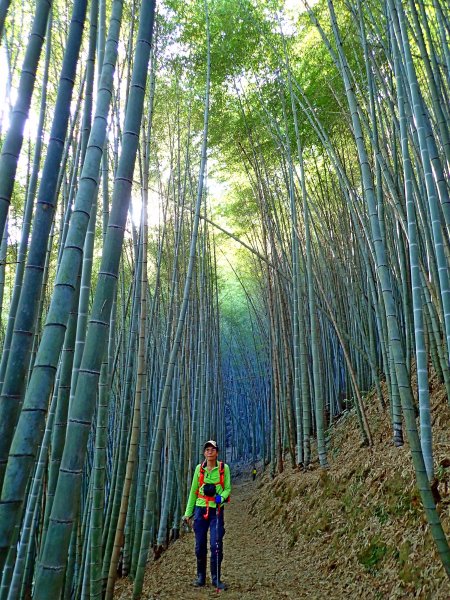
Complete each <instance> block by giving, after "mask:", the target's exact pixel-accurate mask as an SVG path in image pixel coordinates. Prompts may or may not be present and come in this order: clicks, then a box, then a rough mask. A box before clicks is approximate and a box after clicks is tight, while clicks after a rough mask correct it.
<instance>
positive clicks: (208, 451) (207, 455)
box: [203, 446, 218, 460]
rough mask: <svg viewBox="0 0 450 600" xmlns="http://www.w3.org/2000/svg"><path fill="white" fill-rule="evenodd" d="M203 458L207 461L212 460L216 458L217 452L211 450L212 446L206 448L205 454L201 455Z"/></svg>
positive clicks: (215, 449) (214, 449) (213, 449)
mask: <svg viewBox="0 0 450 600" xmlns="http://www.w3.org/2000/svg"><path fill="white" fill-rule="evenodd" d="M203 454H204V455H205V458H206V459H207V460H208V459H209V460H214V459H215V458H217V455H218V452H217V448H213V447H212V446H206V448H205V452H204V453H203Z"/></svg>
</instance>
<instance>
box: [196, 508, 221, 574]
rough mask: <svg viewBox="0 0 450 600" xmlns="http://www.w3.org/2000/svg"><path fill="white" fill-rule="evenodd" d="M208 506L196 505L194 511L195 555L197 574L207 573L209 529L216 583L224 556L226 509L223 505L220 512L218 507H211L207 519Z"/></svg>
mask: <svg viewBox="0 0 450 600" xmlns="http://www.w3.org/2000/svg"><path fill="white" fill-rule="evenodd" d="M205 514H206V507H203V506H196V507H195V511H194V532H195V555H196V557H197V574H199V575H200V574H203V575H205V574H206V557H207V554H208V529H209V530H210V532H209V546H210V551H211V561H210V567H211V579H212V580H213V582H214V583H217V581H220V570H221V564H222V558H223V544H222V539H223V536H224V535H225V524H224V509H223V506H222V507H221V509H220V511H219V514H217V509H216V508H210V509H209V513H208V518H207V519H205V518H204V515H205Z"/></svg>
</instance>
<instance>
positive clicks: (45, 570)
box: [35, 0, 155, 599]
mask: <svg viewBox="0 0 450 600" xmlns="http://www.w3.org/2000/svg"><path fill="white" fill-rule="evenodd" d="M154 16H155V1H154V0H152V1H150V2H144V3H143V4H142V7H141V12H140V20H139V30H138V35H137V42H136V50H135V59H134V64H133V72H132V78H131V87H130V93H129V98H128V104H127V110H126V114H125V125H124V134H123V139H122V150H121V155H120V159H119V165H118V168H117V173H116V178H115V185H114V191H113V200H112V206H111V213H110V218H109V223H108V231H107V234H106V238H105V244H104V251H103V255H102V261H101V266H100V273H99V281H98V284H97V289H96V292H95V296H94V302H93V307H92V312H91V318H90V320H89V327H88V333H87V338H86V345H85V349H84V352H83V359H82V362H81V367H80V372H79V376H78V382H77V389H76V393H75V398H74V401H73V404H72V406H71V407H70V411H69V418H68V426H67V435H66V443H65V446H64V453H63V456H62V461H61V469H60V475H59V478H58V484H57V488H56V493H55V499H54V503H53V510H52V514H51V517H50V523H49V529H48V533H47V540H46V543H45V546H44V549H43V552H42V558H41V561H40V563H39V566H38V571H37V577H36V588H35V597H36V598H38V599H39V598H42V599H44V598H46V597H48V593H49V590H51V593H52V594H53V595H54V597H56V596H57V595H59V594H60V592H61V589H62V586H63V582H64V573H65V567H66V561H67V553H68V548H69V544H70V538H71V533H72V527H73V523H74V521H75V519H76V517H77V514H78V505H79V501H78V497H79V493H80V486H81V475H82V468H83V463H84V458H85V455H86V442H87V437H88V434H89V429H90V425H91V420H92V415H93V413H94V408H95V400H96V395H97V385H98V381H99V375H100V367H101V364H102V361H103V353H104V352H105V351H106V342H107V339H108V328H109V319H110V315H111V309H112V301H113V297H114V290H115V287H116V281H117V274H118V270H119V262H120V255H121V250H122V242H123V237H124V231H125V223H126V217H127V213H128V208H129V203H130V197H131V184H132V178H133V171H134V165H135V158H136V153H137V146H138V139H139V130H140V124H141V119H142V112H143V106H144V93H145V84H146V79H147V70H148V63H149V57H150V47H151V42H152V36H153V24H154ZM105 63H106V58H105ZM101 148H103V144H102V145H101ZM55 540H58V543H55ZM46 595H47V596H46Z"/></svg>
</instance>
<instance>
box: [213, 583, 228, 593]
mask: <svg viewBox="0 0 450 600" xmlns="http://www.w3.org/2000/svg"><path fill="white" fill-rule="evenodd" d="M212 584H213V587H215V588H216V590H220V591H225V590H227V589H228V586H227V584H226V583H224V582H223V581H219V583H217V582H216V581H213V582H212Z"/></svg>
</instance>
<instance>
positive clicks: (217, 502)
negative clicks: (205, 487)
mask: <svg viewBox="0 0 450 600" xmlns="http://www.w3.org/2000/svg"><path fill="white" fill-rule="evenodd" d="M214 502H215V503H216V504H222V496H220V495H219V494H217V495H216V497H215V498H214Z"/></svg>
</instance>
